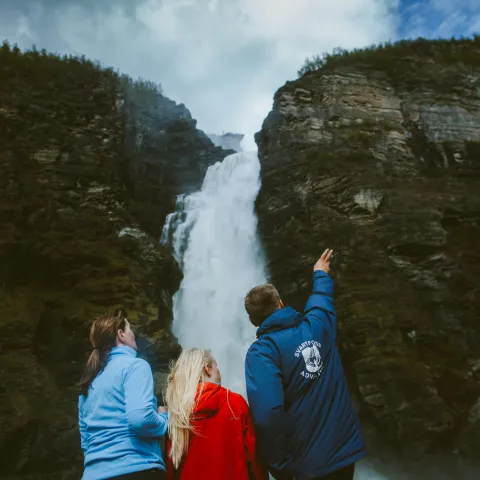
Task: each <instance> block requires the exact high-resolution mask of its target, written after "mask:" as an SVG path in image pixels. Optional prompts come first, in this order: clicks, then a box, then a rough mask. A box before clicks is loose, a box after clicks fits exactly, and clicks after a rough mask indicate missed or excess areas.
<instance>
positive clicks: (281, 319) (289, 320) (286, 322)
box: [257, 307, 302, 337]
mask: <svg viewBox="0 0 480 480" xmlns="http://www.w3.org/2000/svg"><path fill="white" fill-rule="evenodd" d="M301 321H302V316H301V315H300V314H299V313H298V312H297V311H296V310H295V309H293V308H292V307H285V308H281V309H280V310H277V311H275V312H273V313H272V314H271V315H270V316H269V317H267V318H266V319H265V320H264V321H263V323H262V324H261V325H260V327H258V330H257V337H260V336H261V335H264V334H265V333H270V332H276V331H278V330H285V329H286V328H292V327H295V326H297V325H298V324H299V323H300V322H301Z"/></svg>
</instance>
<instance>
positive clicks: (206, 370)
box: [203, 365, 212, 377]
mask: <svg viewBox="0 0 480 480" xmlns="http://www.w3.org/2000/svg"><path fill="white" fill-rule="evenodd" d="M203 370H204V371H205V374H206V375H207V377H210V376H211V375H212V369H211V367H209V366H208V365H205V366H204V367H203Z"/></svg>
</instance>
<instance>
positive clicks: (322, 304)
mask: <svg viewBox="0 0 480 480" xmlns="http://www.w3.org/2000/svg"><path fill="white" fill-rule="evenodd" d="M304 315H305V317H307V318H309V319H310V320H315V319H316V320H320V321H321V322H323V323H324V325H325V326H326V328H327V329H328V331H329V332H330V334H331V336H332V340H333V341H335V338H336V336H337V314H336V313H335V307H334V306H333V280H332V277H330V275H328V273H325V272H323V271H321V270H318V271H316V272H314V274H313V292H312V294H311V295H310V297H309V299H308V301H307V304H306V305H305V312H304Z"/></svg>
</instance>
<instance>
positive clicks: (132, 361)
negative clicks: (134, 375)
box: [122, 357, 152, 373]
mask: <svg viewBox="0 0 480 480" xmlns="http://www.w3.org/2000/svg"><path fill="white" fill-rule="evenodd" d="M122 366H123V368H124V370H125V371H126V372H150V373H151V372H152V368H151V367H150V364H149V363H148V362H147V361H146V360H144V359H143V358H138V357H126V358H125V359H123V364H122Z"/></svg>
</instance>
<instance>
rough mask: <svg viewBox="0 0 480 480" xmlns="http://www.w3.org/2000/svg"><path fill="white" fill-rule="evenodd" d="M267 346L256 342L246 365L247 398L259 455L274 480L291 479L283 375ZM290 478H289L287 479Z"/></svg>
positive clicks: (249, 352) (249, 353)
mask: <svg viewBox="0 0 480 480" xmlns="http://www.w3.org/2000/svg"><path fill="white" fill-rule="evenodd" d="M272 357H273V352H272V351H271V349H270V347H269V346H268V345H265V344H264V345H261V346H260V343H259V341H257V342H255V343H254V344H253V345H252V346H251V347H250V349H249V351H248V353H247V357H246V362H245V376H246V383H247V395H248V402H249V405H250V410H251V413H252V418H253V423H254V424H255V428H256V432H257V442H258V447H259V453H260V455H261V457H262V459H263V460H264V461H265V462H266V464H267V465H268V468H269V470H270V471H271V473H272V474H273V475H274V476H275V478H277V479H280V478H289V470H290V463H291V462H290V457H289V454H290V452H289V447H288V438H287V418H286V414H285V411H284V395H283V384H282V373H281V371H280V368H279V366H278V365H277V363H276V362H275V361H274V359H273V358H272ZM285 475H287V476H285Z"/></svg>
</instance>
